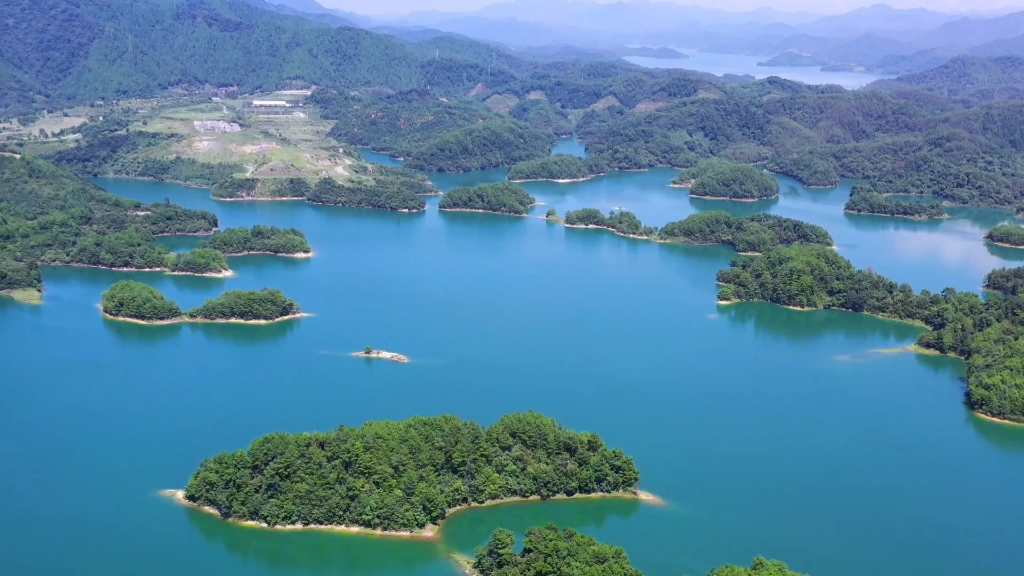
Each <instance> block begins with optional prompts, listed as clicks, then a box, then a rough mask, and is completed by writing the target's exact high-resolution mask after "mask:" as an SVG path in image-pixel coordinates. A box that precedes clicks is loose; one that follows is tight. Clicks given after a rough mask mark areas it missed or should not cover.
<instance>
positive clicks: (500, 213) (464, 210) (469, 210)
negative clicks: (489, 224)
mask: <svg viewBox="0 0 1024 576" xmlns="http://www.w3.org/2000/svg"><path fill="white" fill-rule="evenodd" d="M531 206H533V204H531ZM437 210H438V211H439V212H480V213H481V214H497V215H498V216H515V217H517V218H526V217H527V216H529V214H509V213H508V212H498V211H496V210H478V209H476V208H438V209H437Z"/></svg>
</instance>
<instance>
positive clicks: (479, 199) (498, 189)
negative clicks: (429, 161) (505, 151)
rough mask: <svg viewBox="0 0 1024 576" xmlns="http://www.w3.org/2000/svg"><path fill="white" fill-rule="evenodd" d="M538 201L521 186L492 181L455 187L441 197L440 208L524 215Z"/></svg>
mask: <svg viewBox="0 0 1024 576" xmlns="http://www.w3.org/2000/svg"><path fill="white" fill-rule="evenodd" d="M536 201H537V199H536V198H534V197H533V196H530V194H529V193H528V192H527V191H526V190H523V189H522V187H520V186H516V185H515V184H510V183H508V182H492V183H490V184H481V185H479V186H474V187H472V188H453V189H452V190H449V191H448V192H447V193H445V195H444V197H443V198H441V201H440V202H439V203H438V208H440V209H441V210H483V211H485V212H499V213H502V214H518V215H523V214H526V211H527V210H529V208H530V207H531V206H533V204H534V203H535V202H536Z"/></svg>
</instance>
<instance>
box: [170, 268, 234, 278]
mask: <svg viewBox="0 0 1024 576" xmlns="http://www.w3.org/2000/svg"><path fill="white" fill-rule="evenodd" d="M167 273H168V274H170V275H171V276H206V277H207V278H231V277H232V276H234V275H235V273H234V272H233V271H231V270H222V271H220V272H170V271H168V272H167Z"/></svg>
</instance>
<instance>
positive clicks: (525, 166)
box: [508, 154, 607, 182]
mask: <svg viewBox="0 0 1024 576" xmlns="http://www.w3.org/2000/svg"><path fill="white" fill-rule="evenodd" d="M606 171H607V167H606V166H605V165H604V162H602V161H601V160H599V159H594V158H580V157H579V156H570V155H568V154H555V155H552V156H548V157H546V158H537V159H536V160H527V161H525V162H519V163H518V164H515V165H514V166H512V168H510V169H509V171H508V179H509V181H511V182H528V181H530V180H554V181H555V182H578V181H581V180H586V179H588V178H591V177H593V176H597V175H599V174H604V173H605V172H606Z"/></svg>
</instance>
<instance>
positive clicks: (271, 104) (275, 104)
mask: <svg viewBox="0 0 1024 576" xmlns="http://www.w3.org/2000/svg"><path fill="white" fill-rule="evenodd" d="M252 105H253V108H291V104H289V103H287V102H285V101H284V100H253V101H252Z"/></svg>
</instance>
